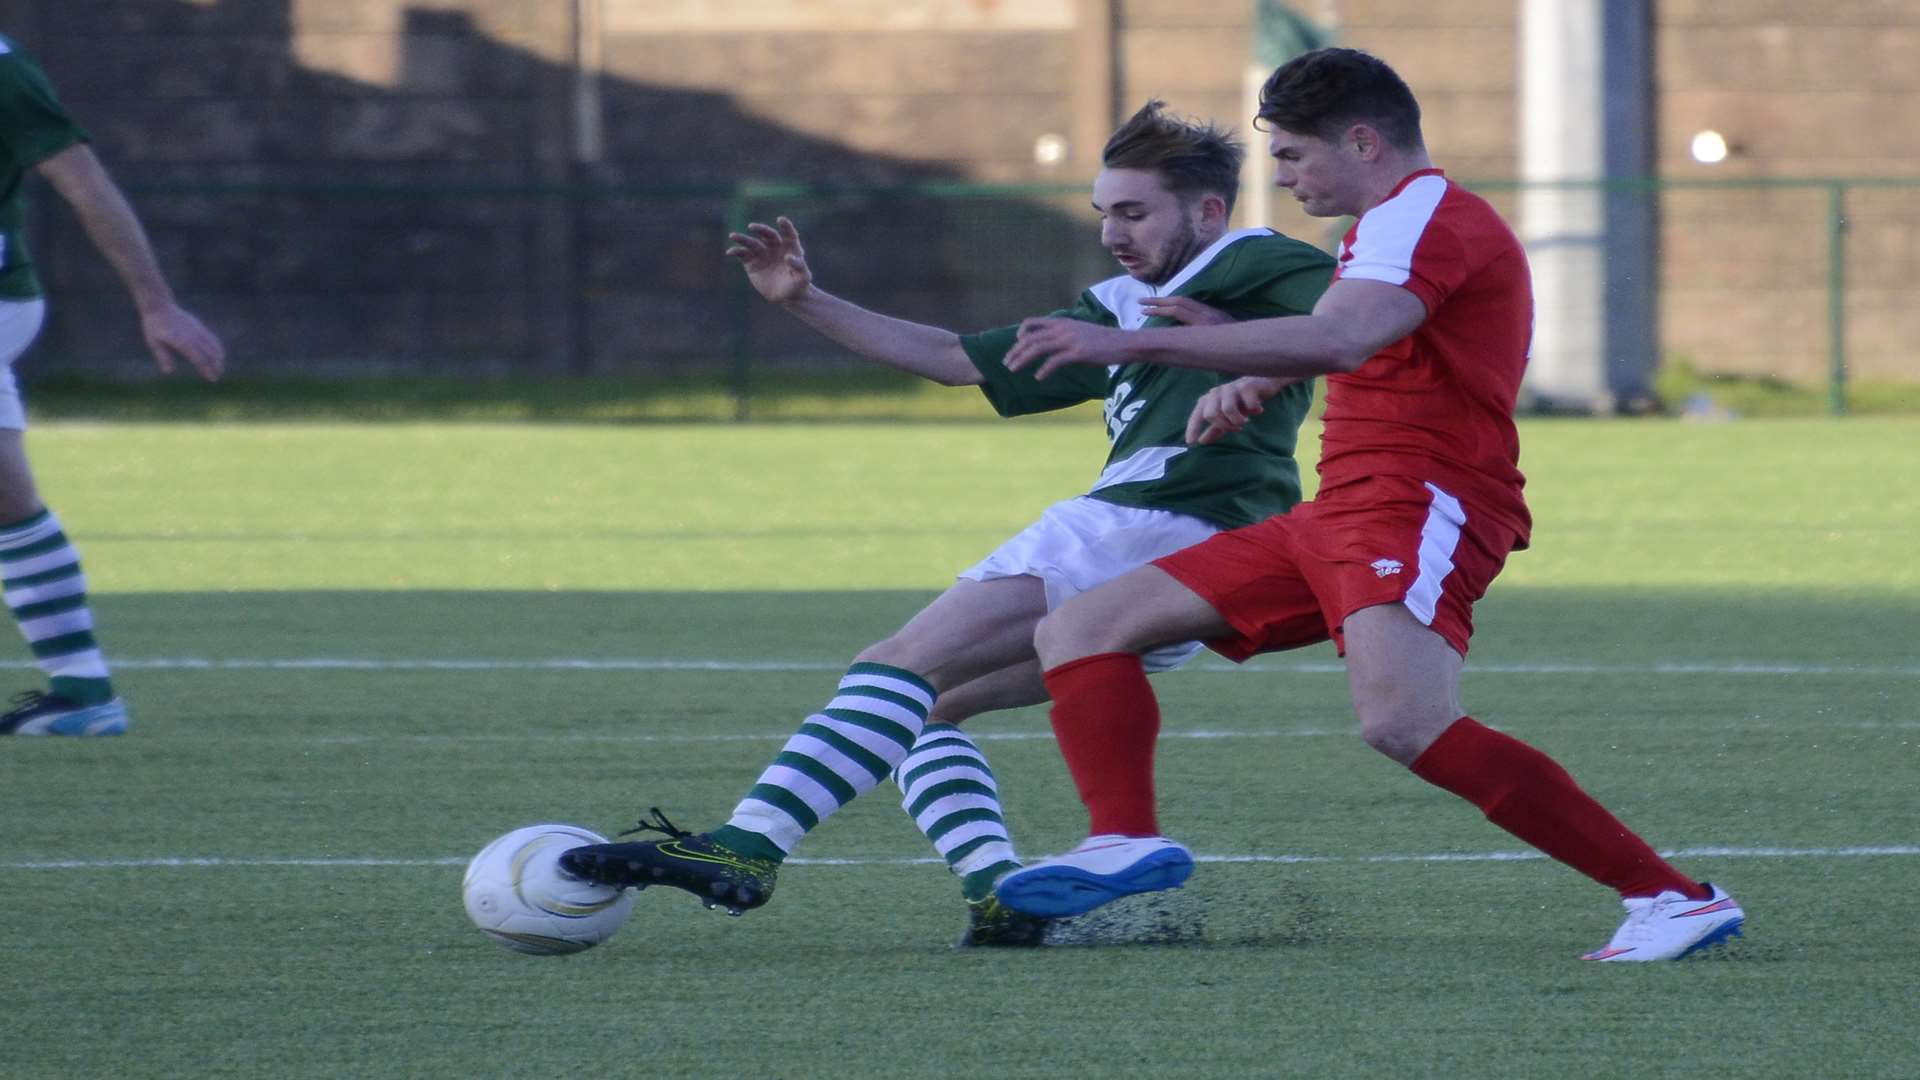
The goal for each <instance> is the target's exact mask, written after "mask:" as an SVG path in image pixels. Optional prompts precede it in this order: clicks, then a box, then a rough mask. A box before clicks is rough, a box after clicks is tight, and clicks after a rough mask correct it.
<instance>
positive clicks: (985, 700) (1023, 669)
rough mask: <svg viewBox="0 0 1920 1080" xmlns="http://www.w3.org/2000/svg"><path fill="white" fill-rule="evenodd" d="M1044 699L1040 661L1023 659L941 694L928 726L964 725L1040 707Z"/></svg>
mask: <svg viewBox="0 0 1920 1080" xmlns="http://www.w3.org/2000/svg"><path fill="white" fill-rule="evenodd" d="M1046 700H1047V684H1046V682H1045V681H1044V680H1042V679H1041V677H1040V661H1039V660H1032V659H1030V660H1024V661H1022V662H1020V663H1018V664H1014V665H1013V666H1011V667H1003V668H1001V669H1000V670H999V671H993V672H988V673H987V674H985V675H982V676H980V677H979V678H977V679H970V680H968V681H966V682H963V683H961V684H960V685H959V686H956V687H954V688H953V689H951V690H948V691H946V692H945V693H943V694H941V695H940V699H939V700H938V701H936V702H934V703H933V712H932V713H931V714H929V715H928V716H927V723H928V724H930V725H931V724H953V725H959V724H964V723H966V722H967V721H968V720H971V719H973V718H974V717H976V716H979V715H981V714H982V713H990V712H999V711H1000V710H1002V709H1020V708H1025V707H1026V706H1028V705H1040V704H1043V703H1045V702H1046Z"/></svg>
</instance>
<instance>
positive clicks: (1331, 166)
mask: <svg viewBox="0 0 1920 1080" xmlns="http://www.w3.org/2000/svg"><path fill="white" fill-rule="evenodd" d="M1267 152H1268V153H1270V154H1272V155H1273V182H1274V185H1275V186H1276V187H1280V188H1283V189H1285V190H1286V191H1289V192H1291V193H1292V194H1293V197H1294V198H1295V199H1297V200H1299V203H1300V208H1301V209H1302V210H1305V211H1306V212H1307V213H1308V214H1311V215H1312V216H1314V217H1339V216H1341V215H1342V214H1358V213H1360V212H1361V211H1362V210H1364V209H1365V207H1364V206H1362V205H1359V203H1360V202H1361V201H1362V199H1363V198H1364V193H1365V182H1364V181H1365V177H1364V175H1363V173H1362V172H1361V169H1360V165H1361V161H1360V158H1359V157H1358V156H1357V155H1356V154H1353V153H1350V152H1348V150H1347V146H1346V144H1345V143H1344V142H1338V143H1336V142H1328V141H1327V140H1326V139H1322V138H1320V137H1318V136H1316V135H1300V134H1296V133H1294V132H1291V131H1286V130H1284V129H1282V128H1274V129H1273V134H1272V136H1271V137H1270V138H1269V139H1268V140H1267Z"/></svg>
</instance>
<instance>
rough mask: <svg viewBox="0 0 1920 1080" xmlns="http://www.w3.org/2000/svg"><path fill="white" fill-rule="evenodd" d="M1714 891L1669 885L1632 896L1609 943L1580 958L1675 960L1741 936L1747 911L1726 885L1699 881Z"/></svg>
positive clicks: (1626, 903)
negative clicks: (1686, 892) (1702, 893)
mask: <svg viewBox="0 0 1920 1080" xmlns="http://www.w3.org/2000/svg"><path fill="white" fill-rule="evenodd" d="M1701 884H1702V885H1705V886H1706V887H1707V888H1708V889H1709V890H1710V891H1711V892H1712V894H1713V895H1711V896H1709V897H1707V898H1706V899H1705V900H1689V899H1687V898H1686V897H1684V896H1682V895H1680V894H1679V893H1677V892H1674V891H1673V890H1671V889H1669V890H1667V891H1666V892H1663V893H1661V894H1660V895H1658V896H1635V897H1631V898H1629V899H1626V900H1622V901H1621V903H1623V904H1625V905H1626V906H1627V921H1626V922H1623V923H1621V924H1620V929H1618V930H1616V931H1614V934H1613V940H1612V941H1609V942H1607V947H1606V948H1604V949H1599V950H1596V951H1594V952H1590V953H1588V954H1586V955H1585V956H1583V957H1581V959H1582V960H1613V961H1636V960H1678V959H1680V958H1681V957H1683V956H1690V955H1692V954H1693V953H1696V952H1699V951H1700V950H1702V949H1705V948H1708V947H1710V946H1713V945H1718V944H1720V943H1721V942H1723V941H1726V940H1727V939H1728V938H1736V937H1739V936H1740V927H1741V925H1742V924H1743V923H1745V922H1746V919H1747V914H1746V912H1744V911H1741V910H1740V905H1739V904H1738V903H1737V902H1735V901H1734V899H1733V897H1731V896H1728V895H1727V890H1725V889H1722V888H1720V887H1719V886H1717V885H1714V884H1712V883H1711V882H1705V881H1703V882H1701Z"/></svg>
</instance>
